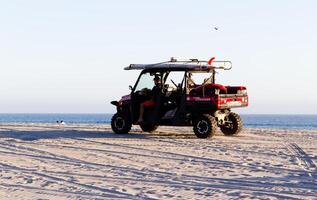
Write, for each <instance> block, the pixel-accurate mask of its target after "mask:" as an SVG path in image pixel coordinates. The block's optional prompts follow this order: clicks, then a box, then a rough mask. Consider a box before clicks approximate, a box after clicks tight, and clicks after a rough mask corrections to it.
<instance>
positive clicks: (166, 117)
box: [111, 58, 248, 138]
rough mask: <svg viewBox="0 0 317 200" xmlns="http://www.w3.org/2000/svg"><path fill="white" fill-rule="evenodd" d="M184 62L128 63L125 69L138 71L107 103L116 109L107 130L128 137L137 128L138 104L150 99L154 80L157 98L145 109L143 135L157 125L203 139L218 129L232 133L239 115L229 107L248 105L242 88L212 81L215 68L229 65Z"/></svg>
mask: <svg viewBox="0 0 317 200" xmlns="http://www.w3.org/2000/svg"><path fill="white" fill-rule="evenodd" d="M213 59H214V58H212V59H210V60H209V61H199V60H198V59H190V60H183V61H177V60H176V59H174V58H172V59H171V60H170V61H168V62H162V63H157V64H131V65H130V66H128V67H126V68H125V70H142V71H141V73H140V76H139V78H138V79H137V81H136V83H135V85H134V86H133V87H132V86H130V89H131V93H130V94H129V95H126V96H123V97H122V99H121V100H119V101H112V102H111V103H112V104H113V105H115V106H116V107H117V113H116V114H115V115H114V116H113V117H112V120H111V127H112V129H113V131H114V132H115V133H118V134H123V133H128V132H129V131H130V129H131V126H132V124H138V119H139V111H140V105H141V103H142V102H144V101H146V100H149V99H151V98H152V95H153V94H152V90H151V89H152V88H153V87H154V83H153V79H154V77H156V78H157V77H159V79H160V94H159V95H156V97H155V99H154V102H155V104H154V105H152V106H149V107H146V108H145V111H144V116H143V118H144V121H143V122H142V123H140V124H139V125H140V127H141V128H142V130H143V131H146V132H151V131H154V130H155V129H156V128H157V127H158V126H159V125H164V126H193V130H194V133H195V135H196V136H197V137H198V138H208V137H212V136H214V134H215V131H216V129H217V128H218V127H219V128H220V129H221V131H222V132H223V133H224V134H225V135H236V134H238V133H239V132H240V131H241V129H242V126H243V124H242V120H241V118H240V116H239V115H238V114H236V113H234V112H232V111H231V109H232V108H236V107H245V106H248V95H247V90H246V87H245V86H223V85H221V84H217V83H216V82H215V74H216V71H217V70H230V69H231V68H232V64H231V62H230V61H214V60H213Z"/></svg>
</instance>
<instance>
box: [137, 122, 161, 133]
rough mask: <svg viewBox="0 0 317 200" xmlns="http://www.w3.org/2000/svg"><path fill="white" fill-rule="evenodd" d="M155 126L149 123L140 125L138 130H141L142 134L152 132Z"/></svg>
mask: <svg viewBox="0 0 317 200" xmlns="http://www.w3.org/2000/svg"><path fill="white" fill-rule="evenodd" d="M157 127H158V126H157V125H152V124H149V123H142V124H140V128H141V129H142V131H144V132H149V133H151V132H153V131H155V130H156V129H157Z"/></svg>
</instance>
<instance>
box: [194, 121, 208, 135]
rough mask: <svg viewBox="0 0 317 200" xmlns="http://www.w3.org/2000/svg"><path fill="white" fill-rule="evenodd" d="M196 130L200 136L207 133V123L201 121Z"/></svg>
mask: <svg viewBox="0 0 317 200" xmlns="http://www.w3.org/2000/svg"><path fill="white" fill-rule="evenodd" d="M197 130H198V132H199V133H200V134H206V133H207V132H208V131H209V126H208V123H207V122H206V121H205V120H201V121H199V122H198V123H197Z"/></svg>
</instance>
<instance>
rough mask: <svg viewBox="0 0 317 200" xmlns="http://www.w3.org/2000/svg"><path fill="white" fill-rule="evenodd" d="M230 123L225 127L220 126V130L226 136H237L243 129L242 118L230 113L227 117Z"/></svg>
mask: <svg viewBox="0 0 317 200" xmlns="http://www.w3.org/2000/svg"><path fill="white" fill-rule="evenodd" d="M227 118H228V121H229V123H228V124H227V125H224V126H220V130H221V131H222V132H223V134H225V135H237V134H238V133H239V132H241V130H242V128H243V123H242V119H241V117H240V116H239V115H238V114H237V113H234V112H230V113H229V115H228V116H227Z"/></svg>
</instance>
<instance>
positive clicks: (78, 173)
mask: <svg viewBox="0 0 317 200" xmlns="http://www.w3.org/2000/svg"><path fill="white" fill-rule="evenodd" d="M316 164H317V132H316V131H296V130H273V129H244V131H243V132H242V134H240V135H239V136H236V137H226V136H223V135H222V134H221V132H218V133H217V135H216V137H214V138H213V139H208V140H207V139H197V138H196V137H195V135H194V134H193V133H192V130H191V128H167V127H163V128H159V129H158V131H156V132H155V133H152V134H149V133H141V132H140V131H139V129H138V128H137V127H135V128H134V129H133V132H132V133H131V134H129V135H116V134H113V133H112V132H111V129H110V127H109V126H108V125H65V126H57V125H50V124H33V125H32V124H24V125H23V124H15V125H13V124H11V125H10V124H2V125H0V199H242V198H243V199H252V198H257V199H258V198H261V199H317V170H316Z"/></svg>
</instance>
